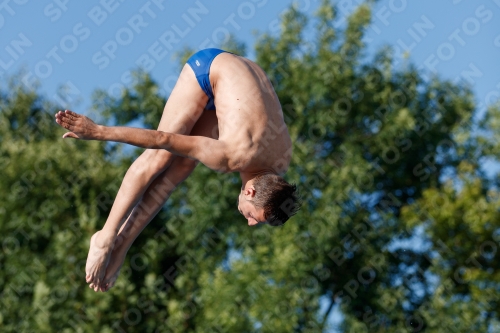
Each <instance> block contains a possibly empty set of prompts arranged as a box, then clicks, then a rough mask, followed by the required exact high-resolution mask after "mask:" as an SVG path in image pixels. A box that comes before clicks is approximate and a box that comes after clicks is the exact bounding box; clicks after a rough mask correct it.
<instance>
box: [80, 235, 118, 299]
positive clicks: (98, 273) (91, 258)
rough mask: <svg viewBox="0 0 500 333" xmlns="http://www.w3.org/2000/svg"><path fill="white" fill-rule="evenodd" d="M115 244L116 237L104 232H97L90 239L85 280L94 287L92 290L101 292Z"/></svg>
mask: <svg viewBox="0 0 500 333" xmlns="http://www.w3.org/2000/svg"><path fill="white" fill-rule="evenodd" d="M114 243H115V236H114V235H112V234H106V233H103V232H102V231H98V232H96V233H95V234H94V235H93V236H92V238H91V239H90V249H89V254H88V256H87V264H86V266H85V274H86V278H85V280H86V281H87V283H88V284H90V285H93V286H94V288H92V289H94V291H99V288H98V286H100V284H101V283H102V282H103V280H104V276H105V274H106V267H107V266H108V263H109V259H110V257H111V252H112V250H113V247H114Z"/></svg>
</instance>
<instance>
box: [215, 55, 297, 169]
mask: <svg viewBox="0 0 500 333" xmlns="http://www.w3.org/2000/svg"><path fill="white" fill-rule="evenodd" d="M210 81H211V84H212V87H213V91H214V96H215V104H216V106H217V111H216V112H217V118H218V122H219V140H222V141H225V142H226V143H227V145H228V147H229V151H230V152H231V156H230V160H229V168H230V169H231V170H232V171H239V172H249V173H258V172H263V171H271V172H275V173H278V174H283V173H285V172H286V170H287V169H288V166H289V164H290V159H291V153H292V142H291V139H290V135H289V133H288V130H287V127H286V124H285V122H284V119H283V112H282V109H281V105H280V102H279V100H278V96H277V95H276V93H275V91H274V88H273V86H272V84H271V82H270V81H269V79H268V77H267V76H266V74H265V73H264V71H263V70H262V69H261V68H260V67H259V66H258V65H257V64H255V63H254V62H252V61H250V60H248V59H246V58H243V57H239V56H236V55H233V54H230V53H222V54H220V55H219V56H217V57H216V58H215V59H214V61H213V63H212V66H211V69H210Z"/></svg>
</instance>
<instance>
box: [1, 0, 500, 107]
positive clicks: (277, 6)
mask: <svg viewBox="0 0 500 333" xmlns="http://www.w3.org/2000/svg"><path fill="white" fill-rule="evenodd" d="M360 1H361V0H342V1H337V3H338V4H339V6H340V8H341V10H340V14H341V15H343V14H344V15H345V14H347V13H349V12H350V11H351V10H352V8H353V7H354V6H355V5H356V4H357V3H359V2H360ZM290 3H291V1H289V0H286V1H285V0H283V1H270V0H249V1H229V0H223V1H217V2H215V1H207V0H186V1H182V2H181V1H175V2H174V1H164V0H155V1H125V0H123V1H121V0H101V1H88V2H84V1H74V0H52V1H48V0H44V1H34V0H1V1H0V31H1V34H0V36H1V37H0V75H1V76H2V77H7V76H8V75H10V74H14V73H16V72H18V71H19V70H20V69H21V68H24V69H25V70H26V71H27V74H26V76H25V81H26V82H27V84H31V83H32V82H34V80H35V79H38V80H39V82H40V84H41V91H42V92H43V93H44V94H46V96H47V97H49V98H54V97H55V96H56V95H55V94H56V91H57V87H58V86H60V85H61V84H64V83H69V85H70V86H71V87H72V91H71V93H70V94H68V95H62V98H60V99H59V100H60V102H61V104H62V103H64V102H66V104H65V105H62V106H65V107H69V108H73V109H74V110H75V111H79V112H85V109H86V108H87V107H88V106H89V105H90V96H91V92H92V91H93V90H95V89H96V88H103V89H106V90H108V89H111V90H112V91H113V92H115V93H116V92H117V91H118V90H117V89H113V88H115V87H119V86H120V85H121V84H123V83H124V84H127V82H128V81H127V80H128V78H127V75H126V73H127V71H129V70H131V69H134V68H137V63H138V59H148V60H147V62H142V63H143V64H147V65H148V66H149V67H147V68H148V69H150V70H149V71H150V72H151V73H152V75H153V77H154V78H155V79H156V80H157V81H158V82H159V83H160V85H161V86H162V87H163V88H164V89H165V91H168V88H169V87H170V86H171V85H172V83H173V82H174V81H173V80H175V76H176V75H177V70H178V66H177V63H176V62H175V61H174V60H172V55H173V54H174V53H175V52H176V51H179V50H180V49H181V48H182V47H184V46H190V47H192V48H195V49H197V48H200V47H203V46H211V45H214V44H217V43H218V42H219V41H221V40H222V39H224V38H225V36H226V34H227V33H233V34H234V35H236V36H237V38H238V39H240V40H242V41H244V42H246V43H247V46H248V50H249V57H250V58H252V49H253V45H254V42H255V36H254V34H253V33H252V32H253V31H255V30H258V31H260V32H265V31H272V30H273V26H274V24H275V23H276V20H277V19H278V18H279V15H280V13H282V12H283V10H285V9H286V8H287V7H288V6H289V5H290ZM297 3H298V5H299V7H300V8H302V9H303V10H304V11H306V12H307V13H309V14H312V13H313V12H314V10H315V9H316V8H317V6H318V4H319V1H318V0H299V1H297ZM373 16H374V18H373V24H372V27H371V28H370V29H369V32H368V35H367V38H366V41H367V42H368V44H369V50H370V52H373V51H375V50H376V49H377V48H378V47H380V46H381V45H383V44H384V43H388V44H390V45H394V46H395V47H396V48H398V49H399V50H402V51H401V52H397V54H403V53H404V51H407V52H408V54H409V55H410V60H411V61H412V62H413V63H415V64H416V65H417V66H419V67H422V68H423V69H425V71H427V72H437V73H438V74H440V75H442V76H444V77H446V78H450V79H456V78H460V77H463V76H464V75H465V76H467V72H469V73H471V74H470V75H469V79H470V80H471V81H470V82H471V84H472V85H473V86H474V89H475V92H476V95H477V98H478V102H479V103H481V104H480V105H481V106H484V105H485V104H486V103H488V102H489V103H491V102H492V101H494V100H495V99H496V98H498V97H499V96H500V61H499V59H500V19H499V18H500V0H479V1H477V0H474V1H473V0H441V1H433V0H418V1H417V0H381V1H380V2H379V3H378V4H377V6H376V7H375V10H374V15H373ZM162 36H163V38H162ZM165 45H166V46H165ZM141 57H142V58H141ZM155 57H156V59H155ZM151 60H153V61H154V65H153V62H152V61H151ZM139 62H140V61H139ZM2 81H4V80H2ZM75 92H78V93H75ZM77 99H80V100H81V101H82V103H80V104H77V103H76V100H77Z"/></svg>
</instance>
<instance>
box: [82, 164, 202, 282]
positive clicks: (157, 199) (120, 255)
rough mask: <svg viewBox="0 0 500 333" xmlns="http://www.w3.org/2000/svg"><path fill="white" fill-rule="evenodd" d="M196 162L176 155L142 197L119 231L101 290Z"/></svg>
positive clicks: (116, 275) (115, 277) (114, 276)
mask: <svg viewBox="0 0 500 333" xmlns="http://www.w3.org/2000/svg"><path fill="white" fill-rule="evenodd" d="M196 164H197V162H196V161H194V160H190V159H188V158H183V157H175V159H174V161H173V162H172V164H171V165H170V167H168V168H167V170H165V171H164V172H163V173H162V174H160V175H159V176H158V177H156V179H155V180H154V181H153V182H152V183H151V184H150V185H149V187H148V189H147V190H146V192H145V193H144V195H143V196H142V200H141V201H140V202H139V203H138V204H137V205H136V206H135V208H134V209H133V210H132V213H131V214H130V216H129V217H128V219H127V221H126V222H125V223H124V224H123V225H122V227H121V229H120V231H119V233H118V236H117V239H116V243H115V246H114V248H113V251H112V253H111V258H110V260H109V264H108V266H107V268H106V275H105V277H104V280H103V282H102V283H101V285H100V288H99V290H102V291H107V290H109V288H111V287H112V286H113V285H114V283H115V281H116V279H117V277H118V274H119V271H120V268H121V266H122V265H123V262H124V260H125V256H126V254H127V251H128V250H129V249H130V246H131V245H132V243H133V242H134V240H135V239H136V238H137V236H138V235H139V234H140V233H141V232H142V230H144V228H145V227H146V226H147V225H148V223H149V222H150V221H151V220H152V219H153V217H154V216H156V214H157V213H158V212H159V211H160V209H161V207H162V206H163V204H164V203H165V202H166V201H167V200H168V198H169V197H170V194H171V193H172V192H173V190H174V189H175V188H176V187H177V186H178V185H179V184H180V183H181V182H182V181H184V180H185V179H186V178H187V177H188V176H189V175H190V174H191V172H192V171H193V170H194V168H195V167H196ZM92 287H95V286H91V288H92Z"/></svg>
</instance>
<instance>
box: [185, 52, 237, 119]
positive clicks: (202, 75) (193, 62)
mask: <svg viewBox="0 0 500 333" xmlns="http://www.w3.org/2000/svg"><path fill="white" fill-rule="evenodd" d="M224 52H227V51H224V50H220V49H204V50H201V51H198V52H196V53H195V54H193V55H192V56H191V57H190V58H189V59H188V61H187V63H188V65H189V66H191V68H192V69H193V71H194V75H195V76H196V79H197V80H198V83H199V84H200V87H201V89H203V91H204V92H205V94H207V96H208V103H207V105H206V106H205V109H206V110H215V103H214V93H213V91H212V85H211V84H210V65H212V61H214V59H215V57H217V56H218V55H219V54H221V53H224ZM227 53H231V52H227Z"/></svg>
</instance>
